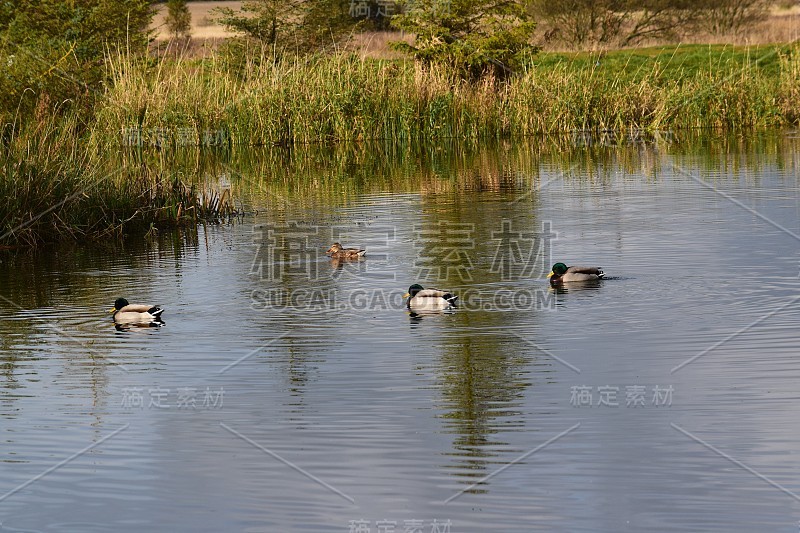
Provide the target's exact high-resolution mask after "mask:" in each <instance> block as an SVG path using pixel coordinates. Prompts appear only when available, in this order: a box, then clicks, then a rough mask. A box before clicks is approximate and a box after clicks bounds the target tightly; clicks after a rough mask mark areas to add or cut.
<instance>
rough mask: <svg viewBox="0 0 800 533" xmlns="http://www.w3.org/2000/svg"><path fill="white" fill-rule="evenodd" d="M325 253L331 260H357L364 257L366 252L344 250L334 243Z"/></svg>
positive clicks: (354, 249)
mask: <svg viewBox="0 0 800 533" xmlns="http://www.w3.org/2000/svg"><path fill="white" fill-rule="evenodd" d="M325 253H326V254H327V255H330V256H331V258H333V259H358V258H359V257H364V254H366V253H367V251H366V250H363V249H359V248H345V247H344V246H342V245H341V244H339V243H338V242H335V243H333V244H331V247H330V248H328V251H327V252H325Z"/></svg>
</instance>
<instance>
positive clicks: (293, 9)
mask: <svg viewBox="0 0 800 533" xmlns="http://www.w3.org/2000/svg"><path fill="white" fill-rule="evenodd" d="M350 5H351V2H350V0H316V1H314V2H309V1H306V0H250V1H246V2H242V6H241V9H240V10H239V11H234V10H233V9H231V8H229V7H218V8H215V9H214V12H215V13H216V14H217V15H218V17H217V19H216V20H217V22H219V23H220V24H222V25H223V26H226V27H227V28H228V29H230V30H231V31H234V32H237V33H240V34H243V35H244V36H245V37H247V38H250V39H255V40H256V41H258V42H260V43H261V44H265V45H270V46H273V47H276V48H282V49H293V50H296V51H299V52H307V51H314V50H318V49H320V48H324V47H326V46H327V45H330V44H332V43H336V42H338V40H339V39H340V38H341V37H342V35H344V34H346V33H347V32H348V31H350V30H352V29H353V28H354V27H355V26H356V25H357V24H358V20H357V19H355V18H354V17H352V16H351V15H350Z"/></svg>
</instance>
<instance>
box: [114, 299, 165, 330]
mask: <svg viewBox="0 0 800 533" xmlns="http://www.w3.org/2000/svg"><path fill="white" fill-rule="evenodd" d="M109 312H110V313H114V322H116V323H117V324H154V323H159V322H161V313H163V312H164V310H163V309H161V308H160V307H159V306H157V305H144V304H131V303H128V300H126V299H125V298H117V301H116V302H114V308H113V309H111V311H109Z"/></svg>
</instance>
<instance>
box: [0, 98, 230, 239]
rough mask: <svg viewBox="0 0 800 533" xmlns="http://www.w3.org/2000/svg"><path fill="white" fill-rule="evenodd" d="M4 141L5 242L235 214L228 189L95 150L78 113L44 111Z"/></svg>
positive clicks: (0, 221)
mask: <svg viewBox="0 0 800 533" xmlns="http://www.w3.org/2000/svg"><path fill="white" fill-rule="evenodd" d="M14 126H16V125H13V126H12V125H6V131H9V132H10V133H8V134H7V135H6V138H5V139H4V142H3V143H2V145H0V197H2V198H3V200H4V201H3V202H0V247H2V246H8V245H12V246H15V245H28V246H33V245H37V244H40V243H42V242H46V241H54V240H60V239H65V238H69V239H85V238H90V239H101V238H104V237H108V236H115V237H117V236H121V235H122V234H123V231H129V230H131V229H133V228H136V227H139V228H142V229H143V230H146V229H149V228H153V227H157V226H159V227H164V226H175V225H182V224H192V225H194V224H196V223H197V222H198V221H203V220H211V221H217V220H219V219H221V218H225V217H230V216H232V215H233V209H232V201H231V196H230V191H229V190H228V191H224V192H223V193H222V195H220V194H218V193H216V192H214V191H211V192H201V191H199V190H198V188H197V186H194V185H187V184H185V183H184V182H183V181H182V180H181V179H180V176H179V175H173V174H171V173H169V172H166V171H162V170H159V169H153V168H152V167H149V166H147V165H123V166H119V163H120V161H116V160H110V159H107V158H106V157H105V156H106V155H107V153H105V152H99V153H98V152H91V151H89V150H86V145H85V144H84V143H83V142H82V141H81V140H80V136H79V132H80V131H81V130H82V129H83V128H84V127H85V126H84V125H83V124H82V123H81V120H80V119H79V118H78V116H77V115H75V114H72V113H68V114H66V115H61V116H55V115H51V116H49V118H47V117H39V120H35V121H31V122H30V123H28V124H26V125H25V126H22V127H14Z"/></svg>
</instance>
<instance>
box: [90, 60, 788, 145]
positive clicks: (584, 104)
mask: <svg viewBox="0 0 800 533" xmlns="http://www.w3.org/2000/svg"><path fill="white" fill-rule="evenodd" d="M798 95H800V46H794V47H788V46H787V47H754V48H749V49H735V48H731V47H708V46H693V47H677V48H676V47H670V48H658V49H646V50H641V51H620V52H612V53H607V54H602V55H593V54H542V55H540V56H538V57H536V58H534V59H533V60H532V62H531V64H530V65H529V66H528V67H527V70H526V71H525V72H524V73H522V74H521V75H520V76H518V77H517V78H515V79H513V80H512V81H511V83H509V84H499V83H493V82H492V81H485V82H483V83H478V84H469V83H466V82H463V81H461V80H458V79H455V78H454V77H453V76H451V75H449V74H448V73H446V72H442V71H441V70H435V69H424V68H422V67H420V66H419V65H415V64H414V63H412V62H403V61H381V60H370V59H361V58H358V57H356V56H352V55H333V56H321V57H314V58H311V59H303V60H285V61H282V62H277V63H276V62H272V61H268V60H267V59H266V58H263V57H257V58H252V57H251V58H250V59H249V60H248V61H246V62H244V63H243V64H242V65H239V66H237V68H232V67H231V66H230V65H229V64H228V63H226V62H225V61H223V60H222V58H220V57H212V58H209V59H204V60H193V61H181V60H180V59H178V60H169V61H165V62H162V63H160V64H159V65H158V66H157V67H148V66H145V65H144V64H141V63H134V62H132V61H130V60H127V59H125V58H119V60H118V61H116V62H115V64H114V71H113V87H112V88H111V89H110V90H109V91H108V93H107V94H106V95H105V97H104V98H103V99H102V101H101V102H100V105H99V108H98V113H97V116H98V121H97V124H98V126H97V128H95V130H94V132H93V143H94V144H95V145H98V146H102V145H104V144H107V143H112V144H113V143H118V142H119V141H120V135H121V132H123V130H125V129H126V128H127V129H128V130H133V129H135V130H136V131H137V132H138V133H137V134H141V135H142V136H143V138H142V142H144V143H154V142H171V143H173V144H192V143H194V144H208V139H209V132H211V133H213V135H214V138H213V143H214V144H223V145H271V144H297V143H300V144H305V143H320V142H323V143H324V142H336V141H349V140H363V139H390V140H411V139H416V140H427V139H437V138H443V137H457V138H475V139H479V138H487V137H500V136H507V135H533V134H541V133H552V132H564V131H573V130H598V131H599V130H608V129H615V130H629V129H643V130H654V129H682V128H737V129H740V128H762V127H775V126H782V125H787V124H794V123H797V122H798V120H800V106H798V102H800V98H798ZM156 137H158V139H156Z"/></svg>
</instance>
